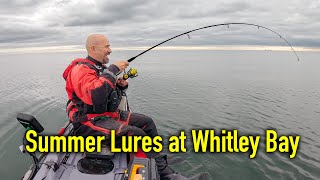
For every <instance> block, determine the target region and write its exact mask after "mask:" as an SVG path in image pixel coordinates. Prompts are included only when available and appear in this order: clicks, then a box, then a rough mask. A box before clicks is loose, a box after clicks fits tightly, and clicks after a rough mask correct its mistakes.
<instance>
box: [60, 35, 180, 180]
mask: <svg viewBox="0 0 320 180" xmlns="http://www.w3.org/2000/svg"><path fill="white" fill-rule="evenodd" d="M86 49H87V52H88V56H87V57H86V58H78V59H75V60H74V61H72V63H71V64H70V65H69V66H68V67H67V68H66V70H65V71H64V73H63V77H64V79H65V80H66V91H67V93H68V99H69V102H70V103H68V105H67V113H68V117H69V119H70V120H71V122H72V123H73V125H74V130H75V133H76V135H82V136H88V135H110V130H116V136H118V137H120V136H124V135H133V136H150V137H151V138H153V137H155V136H157V135H158V132H157V128H156V126H155V123H154V121H153V120H152V119H151V118H150V117H148V116H145V115H143V114H138V113H131V112H127V111H119V110H118V106H119V103H120V101H121V97H122V92H123V91H125V90H126V88H127V87H128V81H125V80H123V79H118V78H117V76H116V74H118V73H119V72H122V71H124V69H125V68H126V67H127V66H128V65H129V63H128V62H127V61H116V62H115V63H114V64H111V65H110V66H109V67H106V66H105V64H107V63H108V62H109V58H108V55H110V53H111V52H112V51H111V48H110V43H109V40H108V39H107V37H105V36H104V35H102V34H92V35H90V36H88V38H87V41H86ZM144 154H145V155H146V156H147V157H148V158H154V159H155V160H156V163H157V166H158V171H159V174H160V177H161V179H184V177H183V176H181V175H180V174H177V173H175V172H174V171H173V170H172V169H171V168H170V167H169V166H168V163H167V159H166V155H160V154H159V153H156V152H148V153H144Z"/></svg>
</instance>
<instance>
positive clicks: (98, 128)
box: [81, 121, 110, 135]
mask: <svg viewBox="0 0 320 180" xmlns="http://www.w3.org/2000/svg"><path fill="white" fill-rule="evenodd" d="M81 124H83V125H85V126H88V127H90V128H91V129H93V130H96V131H100V132H103V133H105V134H108V135H109V134H110V130H108V129H104V128H101V127H99V126H95V125H94V124H92V122H91V121H84V122H81Z"/></svg>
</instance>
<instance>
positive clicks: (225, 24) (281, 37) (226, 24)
mask: <svg viewBox="0 0 320 180" xmlns="http://www.w3.org/2000/svg"><path fill="white" fill-rule="evenodd" d="M230 25H247V26H256V27H258V29H260V28H262V29H266V30H268V31H271V32H272V33H274V34H276V35H278V36H279V37H280V39H283V40H284V41H285V42H286V43H287V44H288V45H289V46H290V48H291V50H292V51H293V52H294V54H295V55H296V57H297V59H298V61H299V60H300V59H299V56H298V54H297V53H296V51H295V50H294V49H293V47H292V46H291V44H290V43H289V42H288V41H287V40H286V39H285V38H284V37H283V36H282V35H280V34H279V33H277V32H276V31H274V30H272V29H270V28H267V27H264V26H260V25H257V24H251V23H222V24H214V25H210V26H204V27H201V28H197V29H193V30H190V31H187V32H184V33H181V34H179V35H176V36H174V37H172V38H169V39H167V40H165V41H162V42H161V43H159V44H156V45H154V46H152V47H150V48H149V49H147V50H145V51H143V52H141V53H140V54H138V55H136V56H134V57H132V58H130V59H128V62H132V61H133V60H135V59H136V58H137V57H139V56H141V55H142V54H144V53H146V52H148V51H150V50H151V49H153V48H155V47H157V46H160V45H161V44H164V43H166V42H168V41H171V40H172V39H175V38H177V37H180V36H183V35H185V34H186V35H187V36H188V38H189V39H190V35H189V33H191V32H194V31H199V30H201V29H206V28H211V27H217V26H227V27H228V28H229V27H230Z"/></svg>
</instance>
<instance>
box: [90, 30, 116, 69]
mask: <svg viewBox="0 0 320 180" xmlns="http://www.w3.org/2000/svg"><path fill="white" fill-rule="evenodd" d="M86 49H87V52H88V55H89V56H91V57H93V58H94V59H96V60H98V61H100V62H101V63H104V64H105V63H108V62H109V58H108V55H109V54H110V53H111V52H112V51H111V49H110V44H109V40H108V38H107V37H106V36H105V35H103V34H91V35H89V36H88V37H87V41H86Z"/></svg>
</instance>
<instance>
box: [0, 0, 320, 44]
mask: <svg viewBox="0 0 320 180" xmlns="http://www.w3.org/2000/svg"><path fill="white" fill-rule="evenodd" d="M0 3H1V5H0V23H1V25H0V27H1V28H0V48H2V49H4V48H19V47H49V46H80V47H82V46H83V44H84V41H85V38H86V36H87V35H88V34H90V33H103V34H106V35H107V36H108V37H109V39H110V41H111V43H112V46H113V47H139V46H150V45H153V44H155V43H158V42H161V41H162V40H165V39H166V38H169V37H171V36H174V35H177V34H179V33H182V32H185V31H188V30H191V29H194V28H198V27H201V26H207V25H212V24H217V23H226V22H247V23H255V24H259V25H262V26H266V27H268V28H271V29H273V30H275V31H276V32H278V33H280V34H281V35H283V36H284V37H285V38H286V39H287V40H288V41H289V42H290V43H291V44H292V45H293V46H303V47H311V48H320V10H319V8H320V0H308V1H305V0H282V1H279V0H269V1H260V0H259V1H258V0H229V1H223V0H215V1H210V0H206V1H200V0H170V1H163V0H162V1H160V0H126V1H124V0H115V1H110V0H87V1H75V0H56V1H49V0H12V1H7V0H6V1H4V0H0ZM190 35H191V40H190V39H188V37H181V38H180V39H177V40H175V41H173V42H170V43H168V44H167V45H170V46H174V45H178V46H215V45H274V46H283V45H285V44H284V43H283V41H281V40H279V37H276V36H275V35H274V34H272V33H270V32H268V31H266V30H263V29H257V28H256V27H248V26H239V25H235V26H230V28H227V27H217V28H211V29H206V30H203V31H198V32H195V33H192V34H190Z"/></svg>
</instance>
